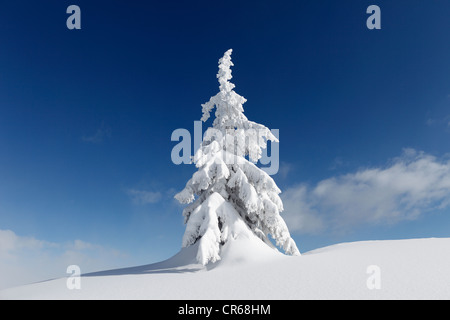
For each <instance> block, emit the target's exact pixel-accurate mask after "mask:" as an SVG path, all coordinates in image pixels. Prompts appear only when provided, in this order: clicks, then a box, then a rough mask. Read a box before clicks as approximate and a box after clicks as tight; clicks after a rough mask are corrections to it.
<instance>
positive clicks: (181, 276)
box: [0, 235, 450, 299]
mask: <svg viewBox="0 0 450 320" xmlns="http://www.w3.org/2000/svg"><path fill="white" fill-rule="evenodd" d="M196 246H198V244H195V245H193V246H189V247H186V248H183V249H182V250H181V251H180V252H179V253H178V254H177V255H175V256H174V257H172V258H170V259H168V260H166V261H163V262H160V263H156V264H150V265H146V266H139V267H133V268H125V269H117V270H109V271H103V272H97V273H91V274H86V275H83V276H82V277H81V279H80V280H81V289H79V290H69V289H67V286H66V281H67V278H61V279H56V280H50V281H45V282H40V283H35V284H30V285H26V286H21V287H16V288H10V289H6V290H3V291H0V299H450V273H449V272H448V270H450V255H449V252H450V238H443V239H435V238H431V239H413V240H389V241H363V242H353V243H343V244H337V245H333V246H329V247H325V248H322V249H317V250H313V251H310V252H306V253H304V254H303V255H302V256H286V255H283V254H281V253H279V252H277V251H275V250H273V249H271V248H270V247H268V246H267V245H266V244H264V243H263V242H262V241H261V240H260V239H259V238H257V237H246V236H243V235H242V236H239V237H237V238H233V239H230V241H228V242H227V244H226V245H224V246H223V248H222V252H221V258H222V259H221V260H220V261H217V262H215V263H210V264H208V265H207V266H206V267H205V266H203V265H201V264H199V263H197V258H196V254H197V251H198V248H197V247H196ZM249 252H252V253H253V254H249ZM374 266H375V267H376V269H377V270H378V271H379V274H378V275H377V276H378V277H379V279H378V281H379V288H378V289H376V288H373V287H372V286H370V282H371V280H372V279H373V277H374V276H375V274H374V273H373V272H372V270H374V268H373V267H374ZM371 288H372V289H371Z"/></svg>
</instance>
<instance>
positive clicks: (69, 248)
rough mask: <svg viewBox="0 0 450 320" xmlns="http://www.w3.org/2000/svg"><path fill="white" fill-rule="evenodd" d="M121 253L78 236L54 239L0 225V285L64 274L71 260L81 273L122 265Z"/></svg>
mask: <svg viewBox="0 0 450 320" xmlns="http://www.w3.org/2000/svg"><path fill="white" fill-rule="evenodd" d="M124 257H126V255H125V254H123V253H121V252H120V251H118V250H114V249H109V248H105V247H103V246H101V245H98V244H92V243H88V242H85V241H82V240H74V241H69V242H64V243H56V242H49V241H44V240H40V239H36V238H34V237H27V236H19V235H17V234H16V233H15V232H13V231H11V230H1V229H0V289H4V288H7V287H12V286H17V285H22V284H27V283H32V282H36V281H42V280H47V279H50V278H55V277H65V276H67V274H66V270H67V267H68V266H69V265H73V264H75V265H78V266H79V267H80V268H81V272H82V273H86V272H91V271H97V270H102V269H106V268H114V267H119V266H123V262H124Z"/></svg>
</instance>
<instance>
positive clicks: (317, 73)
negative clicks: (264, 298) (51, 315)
mask: <svg viewBox="0 0 450 320" xmlns="http://www.w3.org/2000/svg"><path fill="white" fill-rule="evenodd" d="M71 4H76V5H78V6H79V7H80V8H81V27H82V29H81V30H68V29H67V28H66V19H67V18H68V17H69V15H68V14H66V9H67V7H68V6H69V5H71ZM371 4H377V5H378V6H379V7H380V8H381V27H382V28H381V30H368V29H367V27H366V19H367V18H368V17H369V15H368V14H366V9H367V7H368V6H369V5H371ZM449 12H450V4H449V3H448V2H444V1H433V2H425V1H395V2H392V1H376V2H373V1H356V0H355V1H345V2H342V1H341V2H337V1H320V2H318V1H312V0H311V1H301V2H300V1H292V2H285V1H282V2H273V1H245V2H244V3H243V2H242V1H227V2H219V1H189V2H181V1H180V2H174V1H169V2H168V1H163V2H162V1H158V2H156V1H146V2H143V1H141V2H138V1H134V2H131V3H130V2H123V1H81V0H77V1H76V2H68V1H56V0H54V1H49V0H46V1H39V2H33V1H14V2H12V1H10V2H8V3H5V4H2V10H1V12H0V43H2V45H1V48H0V150H1V155H0V181H1V183H0V230H1V231H2V233H1V234H0V237H1V238H2V239H3V240H2V241H3V248H2V247H1V242H0V249H1V250H2V251H1V252H0V255H2V256H1V257H2V259H3V261H4V263H3V264H0V265H2V267H3V268H6V269H5V270H8V269H7V267H8V268H11V269H13V268H12V267H11V266H14V263H16V264H19V263H21V264H24V263H25V262H27V263H28V262H29V261H37V260H39V261H41V260H42V261H43V262H42V269H46V268H47V269H48V266H46V263H50V262H51V261H53V260H58V261H60V266H61V267H60V269H62V268H63V266H65V265H68V264H80V266H81V269H82V271H85V270H86V269H89V270H90V269H95V268H104V267H116V266H126V265H129V264H144V263H149V262H154V261H158V260H161V259H163V258H167V257H170V256H171V255H173V254H174V253H176V252H177V251H178V250H179V248H180V245H181V238H182V235H183V232H184V225H183V220H182V215H181V211H182V208H183V207H182V206H180V205H178V204H177V203H176V202H175V200H173V196H174V194H175V193H176V192H177V191H180V190H182V188H183V187H184V185H185V183H186V181H187V180H188V179H189V178H190V176H191V175H192V173H193V172H194V171H195V168H194V167H193V166H189V165H179V166H176V165H174V164H173V163H172V162H171V158H170V153H171V149H172V148H173V147H174V145H175V144H176V143H175V142H172V141H170V137H171V133H172V132H173V130H175V129H177V128H186V129H188V130H190V131H192V130H193V121H194V120H199V119H200V117H201V106H200V104H201V103H204V102H206V101H208V100H209V98H210V97H211V96H213V95H215V94H216V92H217V91H218V83H217V80H216V78H215V75H216V73H217V61H218V59H219V58H220V57H221V56H222V55H223V53H224V52H225V51H226V50H228V49H230V48H232V49H233V56H232V58H233V62H234V64H235V66H234V68H233V76H234V77H233V79H232V82H233V83H235V84H236V92H237V93H239V94H240V95H242V96H244V97H245V98H246V99H247V100H248V102H247V103H246V104H245V105H244V108H245V114H246V116H247V117H248V118H249V119H250V120H253V121H255V122H259V123H262V124H264V125H266V126H267V127H269V128H273V129H279V130H280V162H281V167H280V172H279V173H278V174H277V175H275V176H273V178H274V179H275V181H276V182H277V184H278V186H279V187H280V188H281V189H282V190H283V194H284V195H283V196H284V198H283V200H284V202H285V207H286V212H285V219H286V221H287V223H288V226H289V227H290V229H291V232H292V234H293V238H294V239H295V240H296V242H297V245H298V247H299V249H300V250H301V251H302V252H305V251H308V250H311V249H315V248H318V247H321V246H325V245H330V244H333V243H337V242H343V241H358V240H371V239H398V238H417V237H449V236H450V231H449V230H450V228H449V225H450V206H449V202H450V187H449V185H450V182H449V181H450V163H449V152H450V139H449V137H450V60H449V59H448V57H449V56H450V41H449V40H450V39H449V36H450V34H449V31H448V30H450V20H449V19H448V13H449ZM375 204H380V205H379V206H378V205H375ZM5 239H7V240H5ZM7 241H9V242H7ZM8 243H9V246H8V245H6V244H8ZM33 253H34V256H35V257H34V260H32V259H31V258H30V257H31V256H33ZM62 257H64V259H63V258H62ZM8 259H9V260H8ZM30 259H31V260H30ZM36 259H37V260H36ZM14 261H15V262H14ZM83 263H85V266H86V268H85V269H83ZM57 265H58V266H59V264H57ZM6 266H7V267H6ZM51 271H52V272H62V274H64V271H65V270H64V269H63V270H62V271H61V270H59V269H58V270H54V269H52V270H51ZM27 272H28V271H27ZM29 272H32V271H29ZM48 273H50V271H48ZM40 274H41V276H43V275H44V274H45V275H47V273H44V272H43V271H42V273H40ZM18 277H20V275H18ZM22 279H24V278H23V277H22Z"/></svg>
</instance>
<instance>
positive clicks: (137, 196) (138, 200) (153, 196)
mask: <svg viewBox="0 0 450 320" xmlns="http://www.w3.org/2000/svg"><path fill="white" fill-rule="evenodd" d="M126 192H127V194H128V195H129V196H130V197H131V201H132V202H133V204H135V205H145V204H149V203H156V202H158V201H159V200H161V198H162V194H161V192H159V191H157V192H153V191H146V190H137V189H128V190H127V191H126Z"/></svg>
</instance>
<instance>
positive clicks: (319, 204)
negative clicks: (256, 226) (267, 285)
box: [282, 149, 450, 233]
mask: <svg viewBox="0 0 450 320" xmlns="http://www.w3.org/2000/svg"><path fill="white" fill-rule="evenodd" d="M282 199H283V202H284V205H285V208H286V210H285V213H284V217H285V220H286V222H287V223H288V226H289V227H290V229H291V230H292V231H293V232H295V231H297V232H302V233H317V232H321V231H324V230H332V231H340V232H341V231H346V230H349V229H350V228H352V227H355V226H358V225H363V224H393V223H397V222H400V221H405V220H413V219H416V218H418V217H419V216H420V215H423V214H425V213H427V212H430V211H433V210H436V209H443V208H447V207H449V205H450V161H449V160H445V159H444V160H439V159H437V158H436V157H434V156H431V155H427V154H425V153H423V152H417V151H415V150H413V149H405V150H404V152H403V154H402V156H401V157H399V158H396V159H394V160H393V161H392V162H391V163H390V165H388V166H386V167H384V168H369V169H361V170H359V171H357V172H355V173H349V174H346V175H341V176H336V177H332V178H329V179H326V180H323V181H320V182H319V183H318V184H317V185H316V186H315V187H313V188H311V187H308V186H306V185H300V186H296V187H292V188H290V189H287V190H286V192H284V193H283V194H282Z"/></svg>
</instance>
